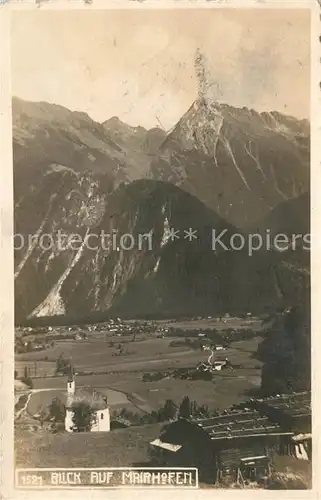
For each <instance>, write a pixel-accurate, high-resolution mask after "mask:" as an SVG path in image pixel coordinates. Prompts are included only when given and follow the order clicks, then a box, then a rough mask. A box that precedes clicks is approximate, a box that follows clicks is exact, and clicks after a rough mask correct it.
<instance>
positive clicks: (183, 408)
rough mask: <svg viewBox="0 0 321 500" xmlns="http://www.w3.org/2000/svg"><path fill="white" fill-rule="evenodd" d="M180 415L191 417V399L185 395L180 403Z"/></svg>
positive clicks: (181, 416)
mask: <svg viewBox="0 0 321 500" xmlns="http://www.w3.org/2000/svg"><path fill="white" fill-rule="evenodd" d="M178 416H179V417H180V418H189V417H190V416H191V401H190V399H189V397H188V396H185V397H184V398H183V400H182V402H181V404H180V407H179V411H178Z"/></svg>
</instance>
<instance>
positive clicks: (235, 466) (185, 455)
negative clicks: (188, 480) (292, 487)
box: [150, 392, 312, 484]
mask: <svg viewBox="0 0 321 500" xmlns="http://www.w3.org/2000/svg"><path fill="white" fill-rule="evenodd" d="M150 445H151V456H152V460H153V462H154V463H156V464H157V465H159V466H161V465H162V466H168V467H174V466H179V467H183V466H184V467H197V468H198V470H199V479H200V481H203V482H206V483H212V484H214V483H217V482H220V481H222V480H224V481H226V480H230V481H231V482H236V483H244V482H245V481H250V482H251V481H253V482H260V480H261V481H263V480H264V479H266V478H267V477H269V475H270V474H271V470H272V467H273V458H274V457H275V455H276V454H278V455H292V456H293V457H295V458H297V459H301V460H311V457H312V434H311V394H310V393H309V392H303V393H293V394H287V395H278V396H275V397H272V398H265V399H251V400H249V401H247V402H246V403H245V404H242V405H239V406H237V407H233V408H231V409H229V410H225V411H224V412H223V413H222V414H221V415H218V416H215V417H211V418H204V419H196V418H189V419H186V418H180V419H178V420H176V421H174V422H172V423H170V424H168V425H167V426H165V427H164V429H163V430H162V432H161V434H160V436H159V437H157V438H156V439H154V440H153V441H152V442H151V443H150Z"/></svg>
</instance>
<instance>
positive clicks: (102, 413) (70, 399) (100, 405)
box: [65, 373, 110, 432]
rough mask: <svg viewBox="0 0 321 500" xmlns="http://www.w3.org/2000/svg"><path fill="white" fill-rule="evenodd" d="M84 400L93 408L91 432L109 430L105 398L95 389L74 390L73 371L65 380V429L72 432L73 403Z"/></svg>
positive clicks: (107, 408)
mask: <svg viewBox="0 0 321 500" xmlns="http://www.w3.org/2000/svg"><path fill="white" fill-rule="evenodd" d="M80 401H85V402H86V403H88V404H89V405H90V406H91V407H92V408H93V409H94V410H95V414H94V418H93V421H92V426H91V429H90V431H91V432H99V431H100V432H109V431H110V413H109V407H108V406H107V398H106V397H105V396H103V395H101V394H100V393H98V392H97V391H95V390H92V389H86V390H84V389H81V390H77V391H76V382H75V376H74V374H73V373H71V375H70V376H69V377H68V380H67V401H66V415H65V430H66V431H67V432H74V424H73V421H72V418H73V413H74V412H73V409H72V406H73V404H74V403H77V402H80Z"/></svg>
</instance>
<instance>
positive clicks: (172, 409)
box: [162, 399, 176, 420]
mask: <svg viewBox="0 0 321 500" xmlns="http://www.w3.org/2000/svg"><path fill="white" fill-rule="evenodd" d="M162 410H163V411H162V414H163V420H171V419H173V418H174V417H175V415H176V406H175V404H174V401H173V400H172V399H166V401H165V404H164V407H163V409H162Z"/></svg>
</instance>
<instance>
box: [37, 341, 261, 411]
mask: <svg viewBox="0 0 321 500" xmlns="http://www.w3.org/2000/svg"><path fill="white" fill-rule="evenodd" d="M260 341H261V339H260V338H259V337H256V338H254V339H251V340H244V341H239V342H234V343H233V344H232V345H231V347H230V348H228V349H226V350H225V351H220V354H217V359H224V358H225V357H228V358H229V360H230V361H231V362H232V363H233V364H240V365H242V368H237V369H234V370H226V371H224V370H223V371H221V372H216V374H215V379H214V381H213V382H212V381H203V380H180V379H173V378H171V377H169V378H164V379H162V380H159V381H153V382H143V380H142V377H143V374H144V373H145V372H151V371H153V370H156V369H157V370H165V369H168V368H176V367H178V366H190V367H192V366H195V365H196V364H197V363H198V362H199V361H205V360H206V359H207V358H208V355H209V353H208V352H204V351H200V350H199V351H195V350H185V351H181V350H180V349H181V348H180V349H178V348H171V347H168V341H167V339H153V340H150V341H146V342H137V346H138V345H141V344H143V345H144V344H145V358H143V356H142V352H140V353H139V359H137V358H138V357H136V359H135V361H132V358H130V357H129V356H128V360H127V361H126V359H123V358H122V357H120V356H119V363H118V364H116V363H115V361H114V364H113V365H110V364H108V365H107V368H106V371H107V372H108V373H97V374H94V375H77V376H76V385H77V387H81V386H82V387H83V386H90V387H94V388H96V389H97V390H99V391H101V392H104V391H109V390H115V391H120V393H115V394H113V393H110V394H111V396H110V397H111V399H110V402H112V401H114V400H115V398H116V395H117V394H118V395H117V398H118V399H117V398H116V401H117V404H125V400H124V399H122V398H125V399H128V397H129V399H130V400H131V401H133V399H134V400H135V404H136V403H137V406H139V407H142V408H143V409H144V410H145V411H151V410H153V409H157V408H158V407H159V406H161V405H163V403H164V402H165V400H166V399H173V401H174V402H176V403H177V404H178V403H179V402H180V401H181V399H182V398H183V397H184V396H186V395H188V396H189V397H190V398H191V399H194V400H196V401H197V402H198V403H199V404H207V405H208V406H209V407H210V408H225V407H226V406H230V405H232V404H234V403H238V402H240V401H243V400H244V399H246V398H247V397H248V393H249V391H251V390H253V389H255V388H256V387H258V386H259V385H260V375H261V372H260V362H259V361H257V360H256V359H255V358H254V357H253V353H255V352H256V349H257V346H258V344H259V342H260ZM135 344H136V343H135ZM146 344H147V346H148V348H149V349H147V346H146ZM153 344H155V345H156V346H157V347H158V349H159V351H160V350H162V349H163V352H164V353H166V354H167V356H163V357H161V358H159V359H157V360H155V361H157V363H152V362H149V361H152V360H150V349H151V348H152V345H153ZM97 345H98V343H96V342H93V343H92V344H91V346H90V348H93V352H94V353H95V355H96V354H97V357H98V353H97V351H96V346H97ZM166 346H167V352H166ZM78 347H80V345H79V346H78ZM107 349H108V347H107ZM78 352H80V349H79V351H78ZM182 352H183V353H185V354H183V355H182ZM82 354H83V356H84V355H85V354H84V353H82ZM87 354H89V357H90V358H91V359H95V358H96V359H98V358H97V357H96V356H90V354H91V351H90V350H89V347H88V344H87ZM177 357H178V359H176V358H177ZM124 358H125V357H124ZM113 359H115V358H113ZM91 369H93V366H91ZM130 370H132V371H131V372H130V373H129V371H130ZM33 386H34V389H50V388H51V389H60V390H61V391H64V390H65V388H66V377H64V376H59V377H52V378H45V377H43V378H35V379H33ZM121 393H123V394H121ZM42 395H43V396H42ZM33 398H37V400H39V401H41V400H42V398H43V400H44V401H46V402H47V401H48V398H49V396H48V395H45V392H41V393H39V394H38V395H37V396H36V395H33V397H32V399H31V401H32V400H33ZM137 398H138V399H137ZM35 401H36V399H35ZM111 404H112V403H111ZM114 404H116V402H114ZM35 406H37V408H39V406H41V404H40V403H37V405H35ZM34 413H37V411H34Z"/></svg>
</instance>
